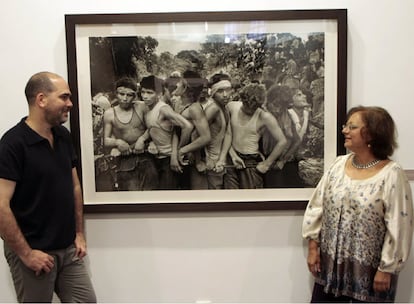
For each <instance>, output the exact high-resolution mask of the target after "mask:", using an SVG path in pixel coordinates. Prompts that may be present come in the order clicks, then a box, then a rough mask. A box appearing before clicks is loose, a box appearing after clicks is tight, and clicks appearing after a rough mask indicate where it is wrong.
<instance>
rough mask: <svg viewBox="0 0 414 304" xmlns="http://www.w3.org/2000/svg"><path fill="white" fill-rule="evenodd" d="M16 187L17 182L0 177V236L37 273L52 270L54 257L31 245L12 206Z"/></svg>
mask: <svg viewBox="0 0 414 304" xmlns="http://www.w3.org/2000/svg"><path fill="white" fill-rule="evenodd" d="M15 188H16V182H14V181H11V180H7V179H3V178H0V219H1V220H0V236H1V237H2V239H3V240H4V242H5V243H6V244H7V246H9V247H10V249H11V250H12V251H14V252H15V253H16V254H17V256H18V257H19V258H20V259H21V260H22V262H23V263H24V264H25V265H26V266H27V267H29V268H30V269H32V270H33V271H35V273H36V275H39V274H40V273H41V272H42V271H45V272H50V270H51V269H52V268H53V266H54V259H53V257H52V256H50V255H48V254H47V253H45V252H43V251H40V250H33V249H32V248H31V247H30V246H29V244H28V243H27V241H26V239H25V237H24V235H23V233H22V231H21V230H20V227H19V225H18V224H17V221H16V218H15V216H14V214H13V212H12V210H11V208H10V201H11V198H12V197H13V194H14V190H15Z"/></svg>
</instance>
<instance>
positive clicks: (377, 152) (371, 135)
mask: <svg viewBox="0 0 414 304" xmlns="http://www.w3.org/2000/svg"><path fill="white" fill-rule="evenodd" d="M357 112H358V113H360V115H361V119H362V121H363V122H364V124H365V126H364V127H363V128H362V129H361V135H362V136H363V138H365V139H366V141H367V144H368V145H370V147H371V151H372V153H373V154H374V156H375V157H376V158H378V159H387V158H388V157H389V156H391V155H392V154H393V153H394V150H395V149H396V148H397V147H398V144H397V141H396V137H397V129H396V127H395V123H394V120H393V119H392V117H391V115H390V114H389V113H388V112H387V111H386V110H385V109H384V108H381V107H365V106H357V107H354V108H351V109H350V110H349V111H348V115H347V118H348V119H349V117H350V116H351V115H352V114H354V113H357Z"/></svg>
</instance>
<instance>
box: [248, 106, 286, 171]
mask: <svg viewBox="0 0 414 304" xmlns="http://www.w3.org/2000/svg"><path fill="white" fill-rule="evenodd" d="M261 119H262V121H263V126H264V127H266V128H267V130H268V131H269V132H270V134H271V135H272V136H273V137H274V139H275V140H276V145H275V146H274V148H273V150H272V152H271V153H270V154H269V156H268V157H267V158H266V159H265V160H264V161H262V162H260V163H259V164H258V165H257V167H256V168H257V170H258V171H259V172H260V173H266V172H267V171H268V170H269V169H270V167H271V166H272V164H273V162H274V161H275V160H276V159H277V158H278V157H279V156H280V155H281V154H282V153H283V151H284V149H285V147H286V144H287V140H286V137H285V135H284V134H283V131H282V129H281V128H280V126H279V123H278V122H277V120H276V118H275V117H274V116H273V115H272V114H270V113H268V112H264V111H263V112H262V113H261Z"/></svg>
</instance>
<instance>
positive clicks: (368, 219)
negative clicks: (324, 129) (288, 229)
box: [302, 106, 413, 302]
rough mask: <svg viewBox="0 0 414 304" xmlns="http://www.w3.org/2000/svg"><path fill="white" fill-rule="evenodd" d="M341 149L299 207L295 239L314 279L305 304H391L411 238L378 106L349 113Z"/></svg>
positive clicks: (400, 180) (405, 187)
mask: <svg viewBox="0 0 414 304" xmlns="http://www.w3.org/2000/svg"><path fill="white" fill-rule="evenodd" d="M342 133H343V134H344V136H345V144H344V145H345V148H347V149H348V150H349V151H351V153H349V154H347V155H342V156H339V157H338V158H337V159H336V160H335V162H334V163H333V164H332V166H331V167H330V169H329V170H328V171H327V172H326V173H325V174H324V176H323V177H322V179H321V180H320V182H319V184H318V186H317V188H316V190H315V192H314V194H313V196H312V197H311V199H310V201H309V203H308V206H307V208H306V212H305V216H304V220H303V227H302V234H303V237H304V238H306V239H307V240H308V241H309V252H308V258H307V263H308V267H309V271H310V272H311V273H312V274H313V276H314V277H315V285H314V289H313V294H312V302H343V301H348V302H349V301H352V302H358V301H363V302H393V301H394V299H395V293H396V288H397V277H398V273H399V272H400V271H401V269H402V268H403V266H404V263H405V262H406V261H407V258H408V255H409V251H410V248H411V240H412V233H413V206H412V194H411V188H410V184H409V182H408V179H407V177H406V175H405V173H404V170H403V169H402V168H401V167H400V165H399V164H397V163H396V162H394V161H392V160H391V159H390V158H389V157H390V156H391V155H392V154H393V152H394V149H395V148H396V147H397V143H396V141H395V133H396V130H395V125H394V121H393V119H392V118H391V116H390V115H389V114H388V112H387V111H386V110H384V109H383V108H380V107H363V106H359V107H355V108H352V109H351V110H350V111H349V113H348V120H347V122H346V124H345V125H343V128H342Z"/></svg>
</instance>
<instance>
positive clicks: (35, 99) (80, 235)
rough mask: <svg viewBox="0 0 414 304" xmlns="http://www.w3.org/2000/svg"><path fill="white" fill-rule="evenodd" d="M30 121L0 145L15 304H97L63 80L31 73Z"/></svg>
mask: <svg viewBox="0 0 414 304" xmlns="http://www.w3.org/2000/svg"><path fill="white" fill-rule="evenodd" d="M25 94H26V98H27V101H28V104H29V115H28V116H27V117H24V118H23V119H22V120H21V121H20V122H19V123H18V124H17V125H16V126H14V127H13V128H11V129H10V130H8V131H7V132H6V133H5V134H4V135H3V137H2V139H1V141H0V219H1V220H0V235H1V237H2V238H3V240H4V254H5V257H6V259H7V262H8V264H9V266H10V272H11V274H12V277H13V282H14V286H15V289H16V294H17V299H18V301H19V302H51V301H52V297H53V292H56V294H57V296H58V297H59V299H60V300H61V301H62V302H96V296H95V292H94V289H93V287H92V283H91V280H90V278H89V275H88V273H87V270H86V267H85V265H84V262H83V260H82V258H83V257H84V256H85V255H86V241H85V236H84V232H83V211H82V209H83V200H82V191H81V186H80V182H79V178H78V175H77V172H76V167H75V165H76V162H77V158H76V156H75V153H74V150H73V147H72V143H71V140H70V135H69V132H68V130H67V129H66V128H65V127H63V126H61V124H62V123H64V122H66V121H67V119H68V115H69V111H70V109H71V108H72V106H73V105H72V102H71V99H70V98H71V92H70V89H69V86H68V84H67V83H66V81H65V80H64V79H63V78H62V77H60V76H59V75H56V74H54V73H50V72H40V73H37V74H35V75H33V76H32V77H31V78H30V80H29V81H28V83H27V85H26V89H25Z"/></svg>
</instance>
